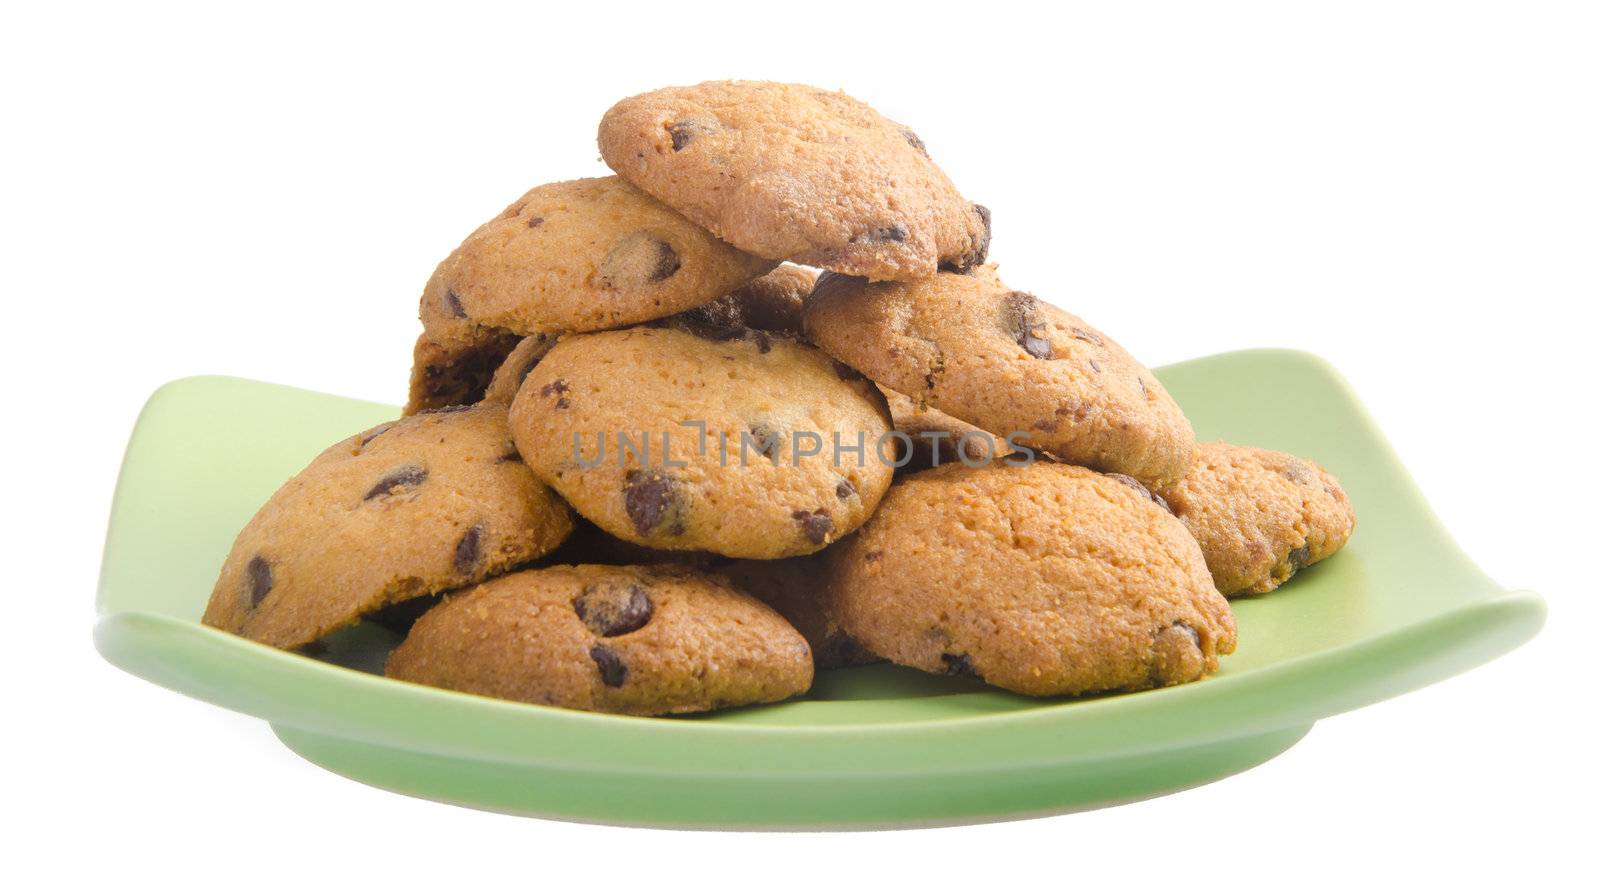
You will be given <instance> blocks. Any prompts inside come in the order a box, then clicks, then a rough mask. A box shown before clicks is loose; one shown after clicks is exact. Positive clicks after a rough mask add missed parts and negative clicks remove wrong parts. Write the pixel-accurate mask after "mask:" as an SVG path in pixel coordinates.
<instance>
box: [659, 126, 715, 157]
mask: <svg viewBox="0 0 1600 889" xmlns="http://www.w3.org/2000/svg"><path fill="white" fill-rule="evenodd" d="M719 126H720V124H718V123H717V122H716V121H711V120H704V119H700V118H689V119H687V120H677V121H673V122H672V123H670V124H667V135H669V136H671V137H672V150H673V151H682V150H683V149H684V148H686V147H688V145H689V143H690V142H693V141H694V140H696V139H698V138H700V137H701V136H704V135H706V134H707V133H711V132H714V131H716V130H717V129H718V128H719Z"/></svg>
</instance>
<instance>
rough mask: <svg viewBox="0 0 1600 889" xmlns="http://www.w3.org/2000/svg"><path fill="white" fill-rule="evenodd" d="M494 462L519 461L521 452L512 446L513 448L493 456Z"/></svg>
mask: <svg viewBox="0 0 1600 889" xmlns="http://www.w3.org/2000/svg"><path fill="white" fill-rule="evenodd" d="M494 462H496V463H521V462H522V454H520V453H518V451H517V449H516V448H514V447H513V448H508V449H507V450H506V451H505V452H504V453H502V454H501V455H500V456H498V457H496V458H494Z"/></svg>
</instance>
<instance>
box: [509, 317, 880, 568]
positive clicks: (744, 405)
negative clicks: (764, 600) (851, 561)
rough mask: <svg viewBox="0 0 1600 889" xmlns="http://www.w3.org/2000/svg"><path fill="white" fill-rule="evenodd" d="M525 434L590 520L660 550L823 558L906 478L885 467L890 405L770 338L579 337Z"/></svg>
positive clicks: (546, 378)
mask: <svg viewBox="0 0 1600 889" xmlns="http://www.w3.org/2000/svg"><path fill="white" fill-rule="evenodd" d="M690 330H697V331H699V332H700V333H702V334H704V335H698V334H697V333H691V332H689V331H690ZM511 428H512V437H513V438H514V440H515V441H516V443H517V448H518V450H520V451H521V452H522V455H523V458H524V459H525V460H526V461H527V463H528V466H529V468H530V469H532V470H533V471H534V473H535V474H537V475H538V476H539V477H540V478H541V479H544V480H545V481H546V482H547V483H548V484H550V485H551V486H552V487H554V488H555V489H556V490H557V491H559V492H560V493H561V495H562V496H563V497H564V498H566V500H567V501H568V502H569V503H571V504H572V505H573V507H574V508H576V509H577V510H578V512H580V513H582V514H583V516H584V517H585V518H587V519H589V520H590V521H592V522H594V523H595V524H596V525H599V526H600V527H601V528H603V529H604V530H605V531H606V532H607V533H609V534H611V535H613V536H615V537H620V538H622V539H623V540H628V541H632V542H634V543H638V544H642V545H644V546H648V547H651V548H654V549H672V550H704V551H709V552H714V553H718V554H721V555H724V556H731V557H734V558H753V559H776V558H782V557H785V556H795V555H803V554H805V553H809V552H815V551H816V550H819V549H821V548H822V547H824V546H826V545H827V544H829V543H831V542H832V541H834V540H836V539H838V538H839V537H841V536H843V535H845V534H848V533H850V532H851V531H852V530H854V529H855V528H857V527H859V526H860V524H861V523H862V522H863V521H865V520H866V517H867V516H868V515H870V514H871V513H872V509H873V507H874V506H876V505H877V502H878V499H879V498H880V497H882V496H883V492H884V490H885V489H887V488H888V486H889V480H890V478H891V476H892V475H893V467H892V465H890V464H889V463H888V462H885V461H881V460H879V459H878V456H877V450H876V447H877V444H878V442H879V440H880V439H882V438H883V437H884V436H886V435H887V434H888V431H889V412H888V409H887V407H885V406H884V403H883V396H882V395H880V394H879V393H878V391H877V389H876V388H874V387H873V386H872V385H871V384H870V383H867V382H866V381H864V380H859V379H857V380H847V379H844V378H842V377H841V375H840V373H839V372H838V370H837V369H836V367H835V365H834V362H833V361H832V360H831V359H829V358H828V356H826V355H824V354H822V353H821V352H819V351H817V350H816V349H814V348H812V347H810V346H807V345H804V344H801V343H799V342H796V341H794V340H791V339H787V338H785V337H782V336H778V335H776V334H768V333H765V332H762V331H751V330H741V331H729V330H725V329H722V328H701V327H685V326H681V325H676V324H675V325H672V326H651V327H635V328H630V329H628V330H614V331H606V332H603V333H593V334H582V335H573V336H569V337H566V338H564V339H563V340H562V341H561V342H560V343H558V344H557V345H556V347H555V348H554V349H552V350H550V353H549V354H548V355H546V356H545V357H544V359H543V360H542V361H540V362H539V365H538V366H537V367H535V368H534V369H533V372H532V373H531V374H529V375H528V379H527V380H526V381H525V382H524V383H523V385H522V389H521V391H519V392H518V394H517V399H516V401H515V402H513V404H512V406H511ZM835 436H837V439H835ZM836 441H837V445H836V443H835V442H836ZM575 442H576V447H575Z"/></svg>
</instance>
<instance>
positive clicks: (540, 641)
mask: <svg viewBox="0 0 1600 889" xmlns="http://www.w3.org/2000/svg"><path fill="white" fill-rule="evenodd" d="M384 672H385V673H386V674H387V675H388V676H391V677H393V678H395V679H404V680H407V681H409V682H418V683H422V684H424V685H433V686H438V687H440V688H449V689H454V690H457V691H465V692H471V693H473V694H480V695H488V696H490V697H496V698H506V699H509V700H513V701H526V702H528V703H533V704H550V705H553V706H557V707H570V708H576V709H580V710H599V711H604V712H608V713H630V714H634V715H640V716H646V715H653V714H660V713H693V712H697V711H701V710H714V709H717V708H719V707H737V706H741V705H744V704H761V703H768V702H772V701H781V700H783V699H784V698H789V697H793V696H794V695H797V694H801V693H803V692H805V691H806V689H808V688H810V687H811V675H812V667H811V652H810V649H809V648H808V647H807V646H806V641H805V639H804V638H802V637H801V635H800V634H799V633H798V632H796V631H795V629H794V628H793V627H791V626H789V624H788V623H786V622H785V621H784V619H783V618H782V617H779V616H778V614H777V613H776V612H774V611H773V610H772V609H770V608H768V607H767V606H765V605H763V604H761V603H760V602H759V601H757V600H755V599H753V598H751V597H749V596H747V595H745V594H743V593H741V592H738V591H737V590H735V589H733V588H732V587H731V586H729V585H728V584H727V582H726V581H723V580H720V579H718V578H715V577H711V576H708V575H705V574H701V573H698V572H696V571H694V570H692V569H688V568H683V567H679V566H656V567H649V568H646V567H617V566H601V565H575V566H569V565H559V566H554V567H549V568H540V569H535V570H531V571H522V572H518V573H516V574H508V575H506V576H505V577H500V578H496V579H494V580H491V581H489V582H487V583H484V584H482V585H480V586H477V587H474V588H472V589H470V590H466V591H464V592H462V593H459V594H456V595H453V596H450V597H448V598H447V599H446V601H445V602H444V604H442V605H439V606H438V607H436V608H434V609H432V610H431V611H429V612H428V613H427V614H425V615H423V616H422V618H421V619H419V620H418V621H417V623H416V625H415V626H413V627H412V628H411V633H410V634H409V635H408V636H407V637H406V640H405V642H403V643H401V644H400V646H399V647H398V648H396V649H395V650H394V652H393V653H392V654H391V655H390V656H389V663H388V665H387V667H386V668H385V670H384Z"/></svg>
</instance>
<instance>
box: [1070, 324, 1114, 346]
mask: <svg viewBox="0 0 1600 889" xmlns="http://www.w3.org/2000/svg"><path fill="white" fill-rule="evenodd" d="M1071 330H1072V338H1073V339H1075V340H1083V341H1084V342H1086V343H1094V344H1095V345H1097V346H1103V345H1105V344H1106V341H1105V340H1104V339H1102V338H1101V336H1100V334H1098V333H1095V332H1094V331H1092V330H1084V329H1083V328H1081V327H1073V328H1071Z"/></svg>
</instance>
